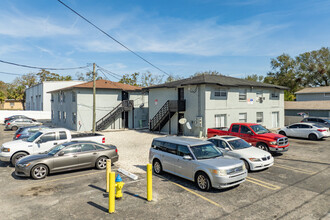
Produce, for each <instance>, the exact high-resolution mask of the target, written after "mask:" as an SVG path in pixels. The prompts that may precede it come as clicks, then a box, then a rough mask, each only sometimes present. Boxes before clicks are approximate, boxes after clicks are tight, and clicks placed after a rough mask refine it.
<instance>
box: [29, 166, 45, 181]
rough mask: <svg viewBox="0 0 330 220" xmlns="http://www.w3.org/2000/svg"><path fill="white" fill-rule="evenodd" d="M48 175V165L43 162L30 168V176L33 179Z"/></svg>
mask: <svg viewBox="0 0 330 220" xmlns="http://www.w3.org/2000/svg"><path fill="white" fill-rule="evenodd" d="M47 175H48V167H47V166H45V165H43V164H38V165H36V166H34V167H33V168H32V170H31V176H32V178H33V179H36V180H39V179H43V178H45V177H46V176H47Z"/></svg>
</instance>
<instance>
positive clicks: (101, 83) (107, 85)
mask: <svg viewBox="0 0 330 220" xmlns="http://www.w3.org/2000/svg"><path fill="white" fill-rule="evenodd" d="M95 86H96V89H115V90H124V91H141V90H142V87H139V86H132V85H128V84H123V83H119V82H112V81H109V80H104V79H99V80H96V81H95ZM74 88H84V89H93V81H90V82H87V83H81V84H78V85H74V86H70V87H65V88H62V89H57V90H53V91H50V92H49V93H52V92H58V91H63V90H71V89H74Z"/></svg>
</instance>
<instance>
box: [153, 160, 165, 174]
mask: <svg viewBox="0 0 330 220" xmlns="http://www.w3.org/2000/svg"><path fill="white" fill-rule="evenodd" d="M152 167H153V169H154V172H155V173H156V174H162V172H163V167H162V164H161V163H160V161H159V160H154V163H153V166H152Z"/></svg>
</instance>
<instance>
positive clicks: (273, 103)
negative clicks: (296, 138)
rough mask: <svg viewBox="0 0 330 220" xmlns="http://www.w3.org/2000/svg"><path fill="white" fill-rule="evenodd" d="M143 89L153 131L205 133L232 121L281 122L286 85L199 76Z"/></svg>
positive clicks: (271, 124)
mask: <svg viewBox="0 0 330 220" xmlns="http://www.w3.org/2000/svg"><path fill="white" fill-rule="evenodd" d="M145 89H146V90H147V91H148V92H149V123H150V130H152V131H162V132H165V133H170V134H177V135H190V136H206V134H207V129H208V128H213V127H227V126H230V124H231V123H234V122H253V123H260V124H262V125H264V126H266V127H267V128H278V127H282V126H283V125H284V90H285V89H286V87H282V86H277V85H271V84H265V83H259V82H253V81H248V80H244V79H238V78H233V77H227V76H219V75H217V76H214V75H201V76H196V77H191V78H187V79H183V80H178V81H173V82H169V83H164V84H161V85H155V86H150V87H147V88H145ZM182 118H184V119H182Z"/></svg>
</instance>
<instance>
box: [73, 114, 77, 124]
mask: <svg viewBox="0 0 330 220" xmlns="http://www.w3.org/2000/svg"><path fill="white" fill-rule="evenodd" d="M76 121H77V114H76V113H75V112H72V123H73V124H76Z"/></svg>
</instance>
